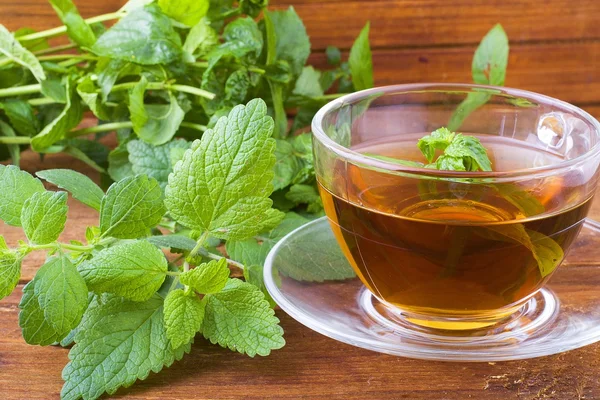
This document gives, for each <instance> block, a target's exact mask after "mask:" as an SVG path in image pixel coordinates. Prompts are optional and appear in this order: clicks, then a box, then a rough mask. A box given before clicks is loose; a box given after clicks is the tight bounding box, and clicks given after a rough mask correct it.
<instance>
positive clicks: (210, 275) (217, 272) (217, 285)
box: [179, 258, 229, 294]
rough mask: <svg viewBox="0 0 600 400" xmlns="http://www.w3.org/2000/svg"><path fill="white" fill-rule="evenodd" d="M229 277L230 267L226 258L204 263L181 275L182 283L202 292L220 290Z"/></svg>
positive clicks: (207, 292)
mask: <svg viewBox="0 0 600 400" xmlns="http://www.w3.org/2000/svg"><path fill="white" fill-rule="evenodd" d="M228 279H229V268H228V267H227V260H225V259H224V258H222V259H220V260H219V261H215V260H211V261H209V262H207V263H202V264H200V265H198V266H197V267H196V268H194V269H192V270H189V271H187V272H184V273H183V274H181V275H180V276H179V280H180V281H181V283H183V284H184V285H186V286H189V287H191V288H192V289H194V290H195V291H197V292H198V293H202V294H210V293H217V292H220V291H221V290H222V289H223V288H224V287H225V284H226V283H227V280H228Z"/></svg>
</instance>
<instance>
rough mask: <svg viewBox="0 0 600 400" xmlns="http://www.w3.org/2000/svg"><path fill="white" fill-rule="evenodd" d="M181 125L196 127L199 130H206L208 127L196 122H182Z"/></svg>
mask: <svg viewBox="0 0 600 400" xmlns="http://www.w3.org/2000/svg"><path fill="white" fill-rule="evenodd" d="M181 126H182V127H184V128H190V129H196V130H197V131H201V132H204V131H205V130H206V129H208V128H207V127H206V125H200V124H195V123H193V122H185V121H183V122H181Z"/></svg>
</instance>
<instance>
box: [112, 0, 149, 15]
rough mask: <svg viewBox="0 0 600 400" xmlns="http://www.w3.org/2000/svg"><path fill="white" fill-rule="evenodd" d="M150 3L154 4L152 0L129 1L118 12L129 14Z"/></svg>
mask: <svg viewBox="0 0 600 400" xmlns="http://www.w3.org/2000/svg"><path fill="white" fill-rule="evenodd" d="M150 3H154V0H129V1H128V2H127V3H125V5H124V6H123V7H121V8H119V11H118V12H131V11H133V10H136V9H138V8H141V7H144V6H145V5H148V4H150Z"/></svg>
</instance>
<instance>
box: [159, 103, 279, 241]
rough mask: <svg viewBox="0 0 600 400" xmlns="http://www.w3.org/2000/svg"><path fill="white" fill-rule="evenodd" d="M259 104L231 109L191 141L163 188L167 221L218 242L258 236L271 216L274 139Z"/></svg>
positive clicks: (262, 108) (265, 107)
mask: <svg viewBox="0 0 600 400" xmlns="http://www.w3.org/2000/svg"><path fill="white" fill-rule="evenodd" d="M266 113H267V106H266V104H265V103H264V101H262V100H260V99H255V100H252V101H250V102H249V103H248V105H247V106H241V105H240V106H237V107H234V108H233V110H231V113H230V114H229V116H228V117H227V118H221V119H219V121H218V122H217V124H216V126H215V128H214V129H209V130H207V131H206V132H205V133H204V135H203V136H202V139H201V140H200V141H198V140H197V141H195V142H194V143H193V144H192V148H191V149H190V150H188V151H187V152H186V153H185V154H184V156H183V159H182V160H181V161H180V162H178V163H177V165H176V166H175V168H174V171H173V174H171V176H170V177H169V183H168V185H167V187H166V189H165V204H166V206H167V209H168V210H169V212H170V214H171V216H172V217H173V218H174V219H175V220H176V221H177V222H179V223H180V224H182V225H184V226H187V227H189V228H191V229H196V230H203V231H208V232H210V233H211V234H212V236H215V237H217V238H221V239H243V238H247V237H250V236H252V235H254V234H255V233H258V231H257V228H258V229H260V221H261V220H262V219H264V218H265V217H267V216H268V215H271V212H270V211H269V210H270V209H271V205H272V201H271V200H270V199H269V198H268V196H269V195H270V194H271V192H272V191H273V184H272V181H273V165H274V164H275V156H274V154H273V152H274V149H275V140H273V139H271V138H270V136H271V133H272V131H273V120H272V119H271V118H270V117H268V116H267V115H266Z"/></svg>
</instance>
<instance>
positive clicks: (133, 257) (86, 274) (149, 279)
mask: <svg viewBox="0 0 600 400" xmlns="http://www.w3.org/2000/svg"><path fill="white" fill-rule="evenodd" d="M78 269H79V273H80V274H81V276H82V277H83V279H84V280H85V282H86V283H87V285H88V288H89V289H90V290H92V291H94V292H96V293H113V294H116V295H118V296H122V297H125V298H126V299H130V300H133V301H145V300H148V299H149V298H150V297H152V295H153V294H154V293H155V292H156V291H157V290H158V289H159V288H160V286H161V285H162V283H163V282H164V280H165V277H166V276H167V260H166V259H165V256H164V254H163V252H162V251H160V249H158V248H157V247H156V246H154V245H152V244H151V243H148V242H147V241H145V240H138V241H135V242H129V243H125V244H121V245H118V246H114V247H109V248H106V249H104V250H101V251H99V252H98V253H96V255H94V257H93V258H91V259H90V260H87V261H85V262H84V263H83V264H81V265H80V266H79V268H78Z"/></svg>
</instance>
